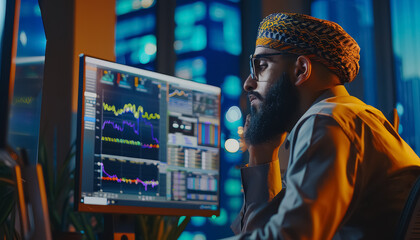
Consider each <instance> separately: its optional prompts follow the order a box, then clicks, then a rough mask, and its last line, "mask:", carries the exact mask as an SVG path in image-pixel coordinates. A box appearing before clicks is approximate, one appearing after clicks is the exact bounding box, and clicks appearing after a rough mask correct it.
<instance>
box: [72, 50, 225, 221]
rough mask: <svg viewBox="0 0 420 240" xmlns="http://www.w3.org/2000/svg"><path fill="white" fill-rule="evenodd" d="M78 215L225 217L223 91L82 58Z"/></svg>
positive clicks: (77, 160)
mask: <svg viewBox="0 0 420 240" xmlns="http://www.w3.org/2000/svg"><path fill="white" fill-rule="evenodd" d="M79 78H80V83H79V102H78V117H77V119H78V122H77V123H78V127H77V153H76V154H77V157H76V191H75V206H76V208H77V210H78V211H87V212H101V213H119V214H126V213H128V214H130V213H131V214H133V213H136V214H158V215H184V216H185V215H187V216H188V215H189V216H195V215H197V216H212V215H218V213H219V202H220V198H219V196H220V195H219V188H220V94H221V91H220V88H218V87H215V86H210V85H205V84H200V83H196V82H192V81H187V80H183V79H180V78H176V77H172V76H168V75H164V74H159V73H156V72H151V71H146V70H142V69H138V68H134V67H129V66H125V65H122V64H117V63H114V62H109V61H104V60H101V59H98V58H93V57H89V56H85V55H81V56H80V76H79Z"/></svg>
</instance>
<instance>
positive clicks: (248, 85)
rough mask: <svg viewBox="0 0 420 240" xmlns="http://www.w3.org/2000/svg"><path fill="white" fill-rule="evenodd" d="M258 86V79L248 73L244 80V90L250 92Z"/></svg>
mask: <svg viewBox="0 0 420 240" xmlns="http://www.w3.org/2000/svg"><path fill="white" fill-rule="evenodd" d="M256 88H257V81H255V79H252V77H251V75H248V77H247V78H246V80H245V82H244V90H245V91H247V92H249V91H252V90H255V89H256Z"/></svg>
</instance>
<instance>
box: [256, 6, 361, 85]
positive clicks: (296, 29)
mask: <svg viewBox="0 0 420 240" xmlns="http://www.w3.org/2000/svg"><path fill="white" fill-rule="evenodd" d="M256 46H263V47H268V48H272V49H276V50H278V51H281V52H287V53H293V54H297V55H305V56H308V57H309V58H311V59H313V60H316V61H319V62H321V63H322V64H324V65H325V66H326V67H327V68H329V69H330V70H331V71H332V72H334V73H335V74H336V75H337V76H338V77H339V78H340V80H341V82H342V83H345V82H351V81H353V79H354V78H355V77H356V75H357V73H358V72H359V59H360V55H359V52H360V47H359V45H358V44H357V42H356V41H355V40H354V39H353V38H352V37H351V36H350V35H349V34H348V33H346V32H345V31H344V29H343V28H342V27H340V25H338V24H337V23H334V22H330V21H326V20H322V19H318V18H314V17H311V16H307V15H303V14H298V13H274V14H271V15H269V16H267V17H266V18H264V20H263V21H262V22H261V23H260V26H259V28H258V37H257V42H256Z"/></svg>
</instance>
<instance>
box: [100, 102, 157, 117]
mask: <svg viewBox="0 0 420 240" xmlns="http://www.w3.org/2000/svg"><path fill="white" fill-rule="evenodd" d="M102 105H103V106H104V110H105V111H110V112H113V113H114V115H115V116H119V115H121V114H124V113H127V112H130V113H132V114H133V115H134V117H135V118H139V117H140V113H141V114H142V115H141V117H142V118H145V119H147V120H150V119H160V115H159V114H158V113H152V114H149V113H147V112H144V109H143V106H138V107H137V108H136V104H131V103H127V104H124V107H123V108H120V109H118V110H117V109H116V107H115V105H108V104H107V103H105V102H104V103H103V104H102Z"/></svg>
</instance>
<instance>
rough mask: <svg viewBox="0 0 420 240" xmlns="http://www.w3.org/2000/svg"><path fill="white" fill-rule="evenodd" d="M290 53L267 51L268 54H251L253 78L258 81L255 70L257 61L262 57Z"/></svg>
mask: <svg viewBox="0 0 420 240" xmlns="http://www.w3.org/2000/svg"><path fill="white" fill-rule="evenodd" d="M287 54H288V53H282V52H280V53H266V54H256V55H253V54H251V55H249V68H250V69H249V70H250V74H251V78H252V79H254V80H256V81H258V79H257V72H256V71H255V61H256V60H259V59H260V58H266V57H270V56H276V55H287Z"/></svg>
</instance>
